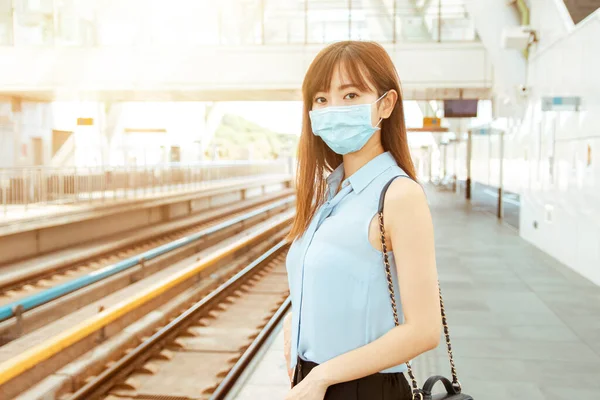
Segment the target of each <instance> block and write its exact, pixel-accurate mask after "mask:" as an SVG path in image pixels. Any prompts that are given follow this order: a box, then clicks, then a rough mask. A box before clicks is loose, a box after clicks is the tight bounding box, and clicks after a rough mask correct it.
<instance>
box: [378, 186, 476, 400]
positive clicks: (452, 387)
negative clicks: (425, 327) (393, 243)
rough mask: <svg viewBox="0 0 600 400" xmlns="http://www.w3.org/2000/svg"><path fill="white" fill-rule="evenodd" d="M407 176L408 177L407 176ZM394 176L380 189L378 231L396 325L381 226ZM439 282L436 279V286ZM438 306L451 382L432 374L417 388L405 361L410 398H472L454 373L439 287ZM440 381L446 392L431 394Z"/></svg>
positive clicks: (463, 399)
mask: <svg viewBox="0 0 600 400" xmlns="http://www.w3.org/2000/svg"><path fill="white" fill-rule="evenodd" d="M407 178H408V177H407ZM394 179H395V178H393V179H391V180H390V181H389V182H388V183H387V184H386V185H385V186H384V187H383V190H382V191H381V196H380V198H379V209H378V214H379V231H380V234H381V248H382V253H383V262H384V264H385V273H386V275H387V283H388V290H389V292H390V299H391V303H392V312H393V313H394V323H395V324H396V326H398V325H400V323H399V321H398V310H397V308H396V298H395V297H394V285H393V283H392V273H391V271H390V263H389V260H388V254H387V247H386V245H385V230H384V227H383V200H384V198H385V192H386V191H387V189H388V187H389V186H390V184H391V183H392V182H393V180H394ZM439 285H440V282H439V281H438V287H439ZM440 306H441V311H442V323H443V324H444V334H445V335H446V345H447V347H448V356H449V358H450V366H451V369H452V382H450V380H448V379H447V378H445V377H444V376H442V375H434V376H431V377H429V378H428V379H427V380H426V381H425V384H424V385H423V388H422V389H419V387H418V385H417V381H416V379H415V376H414V375H413V372H412V368H411V367H410V363H409V362H406V365H407V366H408V375H409V376H410V379H411V383H412V398H413V400H473V397H471V396H469V395H468V394H465V393H462V387H461V385H460V382H459V381H458V377H457V375H456V368H455V367H454V359H453V358H452V347H451V345H450V334H449V332H448V323H447V321H446V313H445V311H444V301H443V300H442V290H441V288H440ZM438 381H440V382H442V383H443V385H444V387H445V388H446V393H439V394H432V393H431V390H432V389H433V386H434V385H435V384H436V383H437V382H438Z"/></svg>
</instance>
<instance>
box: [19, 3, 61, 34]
mask: <svg viewBox="0 0 600 400" xmlns="http://www.w3.org/2000/svg"><path fill="white" fill-rule="evenodd" d="M52 2H53V0H23V1H22V2H16V3H15V4H16V10H15V11H16V20H17V21H16V26H15V36H16V40H17V41H18V43H19V44H30V45H51V44H52V43H53V41H54V12H53V7H54V6H53V4H52Z"/></svg>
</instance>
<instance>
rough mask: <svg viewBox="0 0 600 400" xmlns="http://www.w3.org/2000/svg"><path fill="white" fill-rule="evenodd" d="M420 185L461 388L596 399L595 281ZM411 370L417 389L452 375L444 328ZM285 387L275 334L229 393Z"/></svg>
mask: <svg viewBox="0 0 600 400" xmlns="http://www.w3.org/2000/svg"><path fill="white" fill-rule="evenodd" d="M426 191H427V195H428V200H429V202H430V207H431V212H432V215H433V222H434V229H435V240H436V257H437V269H438V275H439V280H440V285H441V290H442V296H443V299H444V305H445V310H446V315H447V319H448V324H449V332H450V339H451V343H452V349H453V355H454V360H455V365H456V370H457V374H458V378H459V381H460V382H461V384H462V386H463V391H464V393H467V394H470V395H471V396H473V398H475V399H485V400H504V399H507V398H526V399H529V400H554V399H572V398H580V399H590V400H591V399H597V398H598V393H600V379H599V377H600V287H598V286H597V285H595V284H593V283H592V282H590V281H589V280H587V279H585V278H583V277H581V276H580V275H579V274H577V273H576V272H574V271H573V270H571V269H570V268H568V267H567V266H565V265H563V264H561V263H560V262H558V261H557V260H555V259H553V258H552V257H550V256H549V255H547V254H546V253H544V252H542V251H541V250H539V249H537V248H536V247H534V246H533V245H531V244H529V243H528V242H526V241H525V240H523V239H521V238H520V237H519V235H518V233H517V232H516V231H515V229H514V228H512V227H509V226H508V225H507V224H504V223H499V222H497V220H496V218H495V217H494V216H492V215H490V214H489V213H486V212H483V211H480V210H477V209H473V207H472V206H471V205H469V204H468V203H467V202H466V201H465V200H464V199H463V198H462V196H459V195H457V194H455V193H450V192H438V191H436V189H434V188H432V187H427V188H426ZM390 318H391V314H390ZM412 367H413V372H414V373H415V377H416V379H417V382H418V384H419V387H422V385H423V382H424V381H425V379H427V377H429V376H431V375H438V374H439V375H444V376H446V377H447V378H451V374H450V363H449V361H448V356H447V352H446V343H445V340H444V339H443V333H442V339H441V342H440V344H439V346H438V347H437V348H436V349H435V350H432V351H429V352H427V353H425V354H422V355H420V356H419V357H417V358H415V359H414V360H413V363H412ZM438 386H439V387H438ZM289 387H290V384H289V379H288V377H287V373H286V370H285V361H284V356H283V336H282V332H281V331H280V332H279V334H278V336H277V337H276V339H274V341H273V342H272V344H271V345H270V348H269V349H268V350H267V351H266V352H264V356H263V358H262V359H261V360H260V361H258V362H257V367H256V369H255V370H254V371H253V373H252V374H251V375H249V377H248V378H247V379H246V380H245V384H244V387H243V388H242V389H241V390H240V391H239V392H238V393H237V397H236V399H237V400H248V399H259V398H260V399H282V398H283V397H284V396H285V393H287V391H288V390H289ZM435 389H436V391H442V390H443V386H442V385H441V384H440V383H439V382H438V384H437V385H436V387H435Z"/></svg>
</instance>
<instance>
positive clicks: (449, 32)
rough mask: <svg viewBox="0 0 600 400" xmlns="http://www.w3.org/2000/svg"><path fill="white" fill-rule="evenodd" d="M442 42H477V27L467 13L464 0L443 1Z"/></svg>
mask: <svg viewBox="0 0 600 400" xmlns="http://www.w3.org/2000/svg"><path fill="white" fill-rule="evenodd" d="M441 15H442V27H441V36H442V41H469V40H475V39H476V38H477V35H476V33H475V25H474V24H473V21H472V20H471V18H470V17H469V14H468V13H467V8H466V6H465V1H464V0H441Z"/></svg>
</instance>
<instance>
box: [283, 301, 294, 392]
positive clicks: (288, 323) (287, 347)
mask: <svg viewBox="0 0 600 400" xmlns="http://www.w3.org/2000/svg"><path fill="white" fill-rule="evenodd" d="M291 329H292V313H291V312H290V313H288V314H287V315H286V316H285V317H284V319H283V354H284V356H285V367H286V369H287V373H288V376H289V378H290V381H291V380H292V374H293V371H292V369H291V368H290V365H291V362H290V361H291V360H290V353H291Z"/></svg>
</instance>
